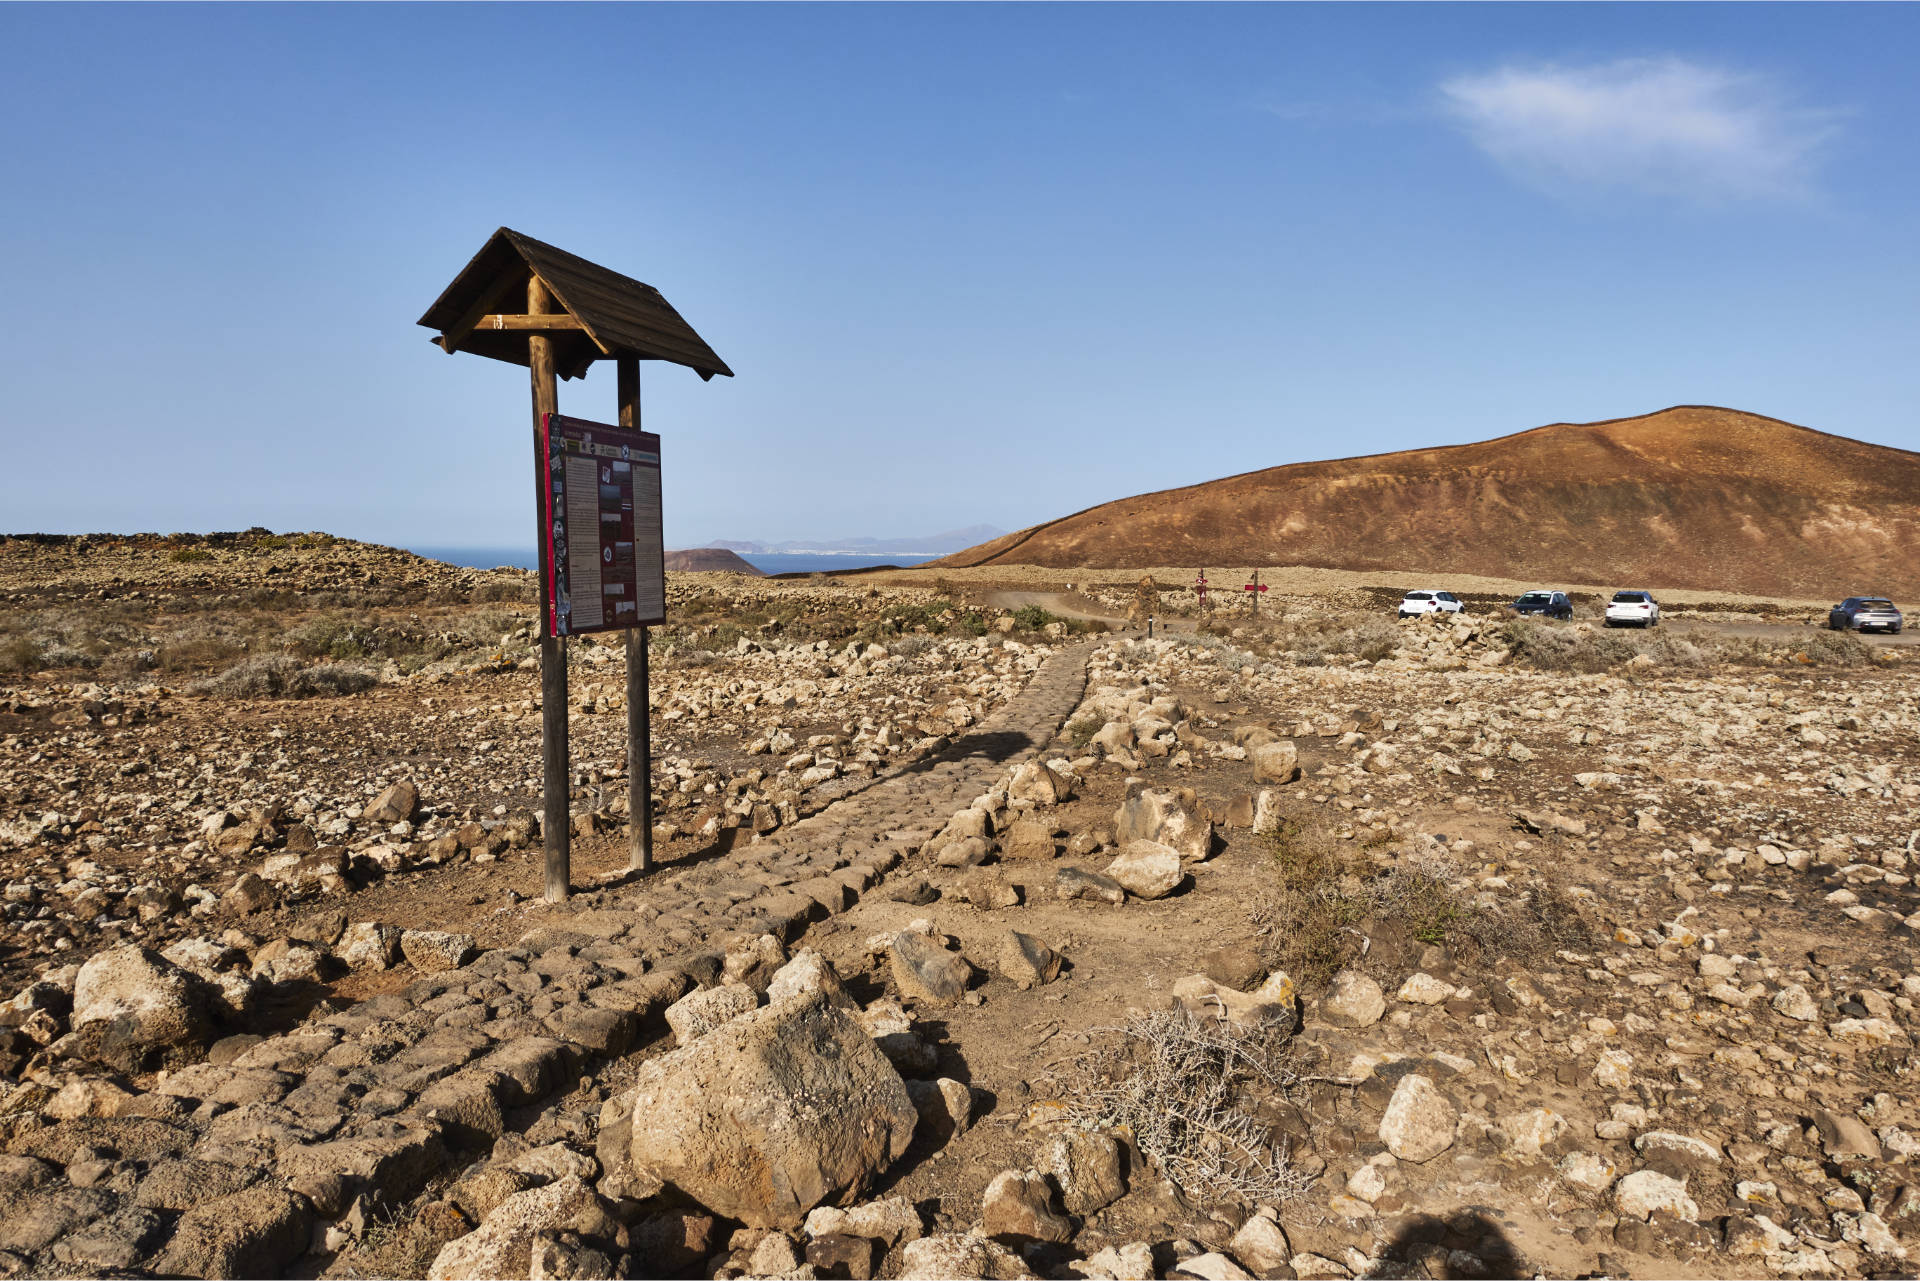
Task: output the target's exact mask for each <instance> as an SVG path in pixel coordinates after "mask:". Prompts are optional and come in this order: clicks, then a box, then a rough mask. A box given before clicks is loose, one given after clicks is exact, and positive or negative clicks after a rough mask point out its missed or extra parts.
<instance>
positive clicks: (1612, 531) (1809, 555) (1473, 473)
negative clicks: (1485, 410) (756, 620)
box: [935, 405, 1920, 600]
mask: <svg viewBox="0 0 1920 1281" xmlns="http://www.w3.org/2000/svg"><path fill="white" fill-rule="evenodd" d="M1916 547H1920V454H1916V453H1911V452H1909V451H1907V450H1904V449H1891V448H1887V447H1885V446H1882V445H1870V444H1866V443H1864V442H1862V441H1857V440H1848V439H1846V438H1845V437H1841V436H1829V435H1827V434H1825V433H1823V432H1818V431H1812V430H1809V429H1807V428H1805V427H1796V426H1794V425H1792V424H1791V423H1784V422H1781V421H1780V420H1778V419H1775V418H1763V417H1761V416H1760V415H1758V414H1747V413H1741V412H1740V411H1738V410H1733V409H1720V408H1716V407H1714V406H1710V405H1681V406H1677V407H1675V408H1673V409H1665V410H1661V411H1660V412H1659V413H1655V414H1647V415H1644V416H1641V417H1638V418H1617V419H1613V420H1610V421H1607V422H1599V423H1555V424H1553V425H1552V426H1548V427H1536V428H1534V429H1533V430H1532V431H1524V432H1520V433H1519V434H1517V435H1513V436H1502V437H1500V438H1499V439H1497V440H1487V441H1481V442H1479V443H1477V444H1472V445H1449V446H1445V447H1442V448H1437V449H1410V450H1404V451H1402V452H1400V453H1393V454H1375V455H1373V456H1371V457H1368V458H1342V459H1335V460H1332V461H1328V462H1314V463H1293V464H1290V465H1288V466H1284V467H1273V468H1269V469H1267V470H1265V471H1256V472H1247V473H1246V474H1244V475H1240V476H1229V477H1227V478H1225V479H1224V480H1214V481H1208V482H1206V483H1205V484H1200V485H1190V486H1188V487H1186V488H1184V489H1169V490H1162V491H1160V492H1159V493H1154V494H1142V495H1139V496H1138V497H1135V498H1122V499H1120V500H1118V501H1117V502H1110V503H1104V504H1102V505H1101V506H1098V507H1092V508H1089V509H1087V510H1086V511H1083V512H1077V513H1075V514H1073V515H1071V516H1063V517H1061V518H1060V519H1058V520H1053V521H1049V522H1047V523H1046V524H1044V525H1035V526H1034V527H1032V528H1031V529H1023V530H1020V531H1018V532H1017V533H1013V534H1008V535H1006V536H1004V537H1001V538H998V539H993V540H990V541H987V542H984V543H983V544H982V545H980V546H978V547H971V548H968V549H967V550H966V551H963V552H959V553H956V554H955V555H951V556H948V557H946V558H944V559H943V560H940V561H937V562H935V564H936V567H946V566H964V565H1042V566H1047V567H1049V568H1056V569H1065V568H1070V567H1071V568H1079V567H1088V568H1102V569H1105V568H1114V569H1119V568H1141V567H1146V566H1157V565H1165V566H1207V565H1315V566H1323V567H1326V568H1331V569H1366V570H1373V569H1383V570H1388V569H1390V570H1396V571H1399V572H1402V573H1407V574H1418V575H1421V576H1425V577H1434V578H1441V577H1442V576H1444V575H1446V574H1448V573H1463V574H1483V575H1488V576H1491V577H1496V578H1525V579H1530V580H1533V581H1537V582H1540V583H1542V584H1547V583H1557V582H1567V583H1593V584H1601V585H1605V584H1612V585H1613V586H1616V587H1690V588H1701V589H1706V590H1717V591H1731V592H1748V593H1753V594H1756V595H1768V596H1809V597H1817V598H1826V597H1831V598H1832V599H1834V600H1838V599H1840V598H1841V597H1842V596H1847V595H1851V594H1855V593H1870V594H1874V595H1891V596H1897V597H1902V598H1905V599H1909V600H1911V599H1913V598H1915V597H1916V596H1920V565H1917V564H1916V561H1915V559H1914V551H1915V548H1916Z"/></svg>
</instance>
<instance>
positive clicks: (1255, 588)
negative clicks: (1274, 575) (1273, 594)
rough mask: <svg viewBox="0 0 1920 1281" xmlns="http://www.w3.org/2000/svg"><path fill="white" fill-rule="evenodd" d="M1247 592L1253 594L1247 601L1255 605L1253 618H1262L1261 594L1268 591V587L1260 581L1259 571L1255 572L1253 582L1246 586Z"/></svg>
mask: <svg viewBox="0 0 1920 1281" xmlns="http://www.w3.org/2000/svg"><path fill="white" fill-rule="evenodd" d="M1245 590H1246V591H1248V592H1251V593H1252V595H1250V596H1248V597H1247V599H1248V600H1249V601H1251V602H1252V603H1253V616H1254V617H1255V618H1258V617H1260V593H1261V592H1264V591H1266V590H1267V585H1266V584H1265V583H1263V582H1261V581H1260V571H1259V570H1257V569H1256V570H1254V571H1253V581H1252V582H1250V583H1248V584H1247V585H1246V588H1245Z"/></svg>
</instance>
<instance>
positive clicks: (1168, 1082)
mask: <svg viewBox="0 0 1920 1281" xmlns="http://www.w3.org/2000/svg"><path fill="white" fill-rule="evenodd" d="M1103 1030H1105V1031H1109V1032H1117V1033H1118V1034H1119V1036H1118V1040H1117V1041H1116V1042H1115V1043H1114V1044H1112V1045H1109V1046H1107V1047H1105V1048H1103V1049H1101V1050H1097V1051H1095V1052H1094V1053H1093V1054H1091V1055H1089V1056H1087V1057H1086V1058H1083V1059H1082V1060H1081V1061H1080V1068H1081V1070H1082V1072H1083V1073H1084V1074H1085V1076H1086V1080H1085V1081H1084V1082H1083V1083H1082V1084H1081V1086H1080V1088H1079V1089H1077V1090H1076V1091H1075V1092H1074V1095H1073V1099H1072V1102H1071V1103H1070V1104H1069V1107H1070V1108H1071V1110H1072V1114H1073V1117H1074V1119H1075V1120H1076V1121H1077V1122H1079V1123H1080V1124H1082V1125H1086V1126H1089V1127H1092V1128H1096V1129H1116V1128H1118V1129H1125V1130H1126V1131H1128V1132H1130V1133H1131V1134H1132V1135H1133V1140H1134V1142H1135V1143H1136V1144H1137V1145H1138V1146H1139V1148H1140V1151H1141V1153H1142V1154H1143V1155H1144V1156H1145V1157H1146V1158H1147V1160H1148V1161H1150V1162H1152V1164H1153V1167H1154V1169H1156V1170H1158V1171H1159V1172H1160V1175H1161V1177H1163V1178H1165V1179H1166V1180H1167V1182H1169V1183H1171V1184H1172V1185H1173V1186H1174V1187H1176V1188H1177V1189H1179V1191H1180V1192H1181V1193H1182V1195H1184V1196H1186V1197H1187V1198H1188V1200H1190V1201H1192V1202H1194V1203H1195V1204H1199V1205H1207V1204H1213V1203H1217V1202H1219V1201H1222V1200H1228V1199H1231V1200H1237V1201H1242V1202H1248V1203H1252V1202H1260V1201H1266V1202H1284V1201H1287V1200H1290V1199H1292V1198H1294V1197H1296V1196H1299V1195H1300V1194H1301V1193H1303V1192H1305V1191H1306V1190H1307V1188H1308V1187H1309V1186H1310V1182H1311V1181H1310V1180H1309V1179H1307V1178H1306V1177H1305V1176H1304V1175H1302V1174H1301V1172H1300V1171H1298V1170H1296V1169H1294V1168H1293V1165H1292V1163H1291V1162H1290V1160H1289V1159H1288V1153H1287V1150H1286V1149H1285V1147H1284V1146H1278V1147H1277V1146H1275V1145H1274V1144H1273V1142H1272V1136H1271V1131H1270V1129H1269V1127H1268V1126H1267V1125H1266V1124H1265V1123H1263V1122H1262V1121H1261V1120H1260V1119H1259V1117H1258V1115H1257V1113H1256V1111H1255V1107H1256V1106H1257V1103H1258V1098H1257V1096H1260V1095H1267V1096H1279V1097H1285V1096H1286V1094H1287V1093H1288V1091H1289V1090H1291V1089H1292V1088H1293V1085H1294V1081H1295V1078H1294V1075H1293V1073H1292V1071H1291V1070H1290V1069H1289V1068H1288V1066H1287V1062H1286V1058H1285V1054H1284V1046H1285V1039H1286V1036H1287V1033H1288V1032H1289V1031H1290V1030H1291V1027H1290V1025H1276V1026H1266V1027H1258V1028H1249V1029H1242V1028H1238V1027H1235V1026H1234V1025H1233V1024H1231V1023H1226V1022H1221V1021H1219V1020H1215V1019H1212V1018H1200V1017H1196V1016H1194V1015H1193V1014H1191V1013H1189V1012H1188V1011H1186V1010H1184V1009H1180V1008H1175V1009H1170V1010H1159V1011H1156V1012H1154V1013H1151V1014H1140V1015H1135V1016H1134V1017H1133V1018H1131V1019H1129V1020H1128V1021H1127V1024H1126V1026H1125V1027H1122V1028H1108V1029H1103Z"/></svg>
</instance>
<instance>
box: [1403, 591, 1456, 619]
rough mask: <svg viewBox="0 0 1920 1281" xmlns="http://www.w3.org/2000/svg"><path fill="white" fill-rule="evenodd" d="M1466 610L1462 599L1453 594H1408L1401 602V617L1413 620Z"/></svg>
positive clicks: (1428, 592) (1432, 592)
mask: <svg viewBox="0 0 1920 1281" xmlns="http://www.w3.org/2000/svg"><path fill="white" fill-rule="evenodd" d="M1464 608H1466V607H1465V606H1464V605H1462V604H1461V603H1460V598H1459V597H1458V596H1455V595H1454V594H1453V593H1452V592H1442V591H1433V590H1427V591H1418V592H1408V593H1407V594H1406V596H1405V597H1404V598H1402V600H1401V601H1400V617H1402V618H1412V617H1414V616H1415V615H1417V614H1457V613H1459V612H1460V611H1461V610H1462V609H1464Z"/></svg>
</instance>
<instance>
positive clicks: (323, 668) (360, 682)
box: [187, 654, 380, 698]
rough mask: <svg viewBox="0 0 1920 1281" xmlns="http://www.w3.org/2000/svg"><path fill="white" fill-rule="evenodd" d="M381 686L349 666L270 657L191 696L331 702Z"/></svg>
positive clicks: (198, 686) (206, 683) (194, 689)
mask: <svg viewBox="0 0 1920 1281" xmlns="http://www.w3.org/2000/svg"><path fill="white" fill-rule="evenodd" d="M379 683H380V678H379V677H378V676H376V675H375V674H374V673H373V672H371V671H369V670H367V669H366V668H364V667H354V666H350V665H348V664H345V663H319V664H317V665H315V666H313V667H305V666H302V665H301V663H300V660H298V659H296V658H290V657H288V656H287V655H285V654H270V655H266V656H264V657H260V658H249V659H248V660H246V661H245V662H244V663H238V664H236V665H234V666H232V667H229V668H228V669H227V670H226V671H224V672H221V673H220V674H219V675H218V676H211V677H208V678H207V679H206V680H203V681H195V682H194V683H193V684H191V685H189V686H188V687H187V692H188V693H190V694H211V695H213V696H215V697H217V698H331V697H338V696H339V695H342V694H357V693H359V692H360V691H362V690H367V689H372V688H373V687H374V686H375V685H378V684H379Z"/></svg>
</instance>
